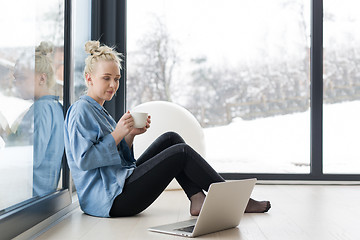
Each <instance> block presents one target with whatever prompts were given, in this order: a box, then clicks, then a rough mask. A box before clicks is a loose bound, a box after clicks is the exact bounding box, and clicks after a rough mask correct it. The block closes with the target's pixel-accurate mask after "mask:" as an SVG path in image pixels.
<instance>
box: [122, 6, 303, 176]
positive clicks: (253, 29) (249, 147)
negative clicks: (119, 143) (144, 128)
mask: <svg viewBox="0 0 360 240" xmlns="http://www.w3.org/2000/svg"><path fill="white" fill-rule="evenodd" d="M309 4H310V3H309V1H302V0H298V1H296V0H295V1H294V0H275V1H266V0H254V1H237V0H226V1H222V2H221V4H219V1H215V0H195V1H194V0H183V1H166V0H153V1H146V0H131V1H128V2H127V10H128V12H127V16H128V20H127V23H128V25H127V34H128V35H127V47H128V49H127V53H128V56H127V86H128V90H127V94H128V99H127V103H128V108H129V109H131V108H133V107H134V106H136V105H138V104H140V103H143V102H147V101H153V100H165V101H172V102H175V103H177V104H180V105H182V106H184V107H185V108H187V109H188V110H189V111H190V112H192V113H193V115H194V116H195V117H196V118H197V119H198V121H199V122H200V124H201V125H202V127H203V128H204V133H205V137H206V148H207V152H206V158H207V160H208V161H209V162H210V163H211V164H212V165H213V166H214V167H215V168H216V170H218V171H219V172H253V173H256V172H266V173H308V172H309V161H310V160H309V159H310V113H309V112H310V111H309V98H310V96H309V95H310V94H309V35H310V34H309V33H310V25H309V24H310V23H309V22H310V16H309V12H310V5H309Z"/></svg>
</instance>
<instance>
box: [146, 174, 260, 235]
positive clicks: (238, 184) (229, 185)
mask: <svg viewBox="0 0 360 240" xmlns="http://www.w3.org/2000/svg"><path fill="white" fill-rule="evenodd" d="M255 183H256V178H252V179H245V180H236V181H229V182H221V183H213V184H211V185H210V188H209V191H208V194H207V196H206V198H205V201H204V203H203V206H202V208H201V211H200V214H199V216H198V218H197V219H191V220H188V221H183V222H177V223H173V224H167V225H161V226H157V227H151V228H149V229H148V230H149V231H152V232H159V233H167V234H172V235H179V236H185V237H197V236H200V235H204V234H208V233H213V232H217V231H221V230H225V229H230V228H234V227H236V226H238V225H239V223H240V220H241V218H242V216H243V215H244V212H245V208H246V206H247V204H248V201H249V198H250V195H251V193H252V190H253V189H254V186H255Z"/></svg>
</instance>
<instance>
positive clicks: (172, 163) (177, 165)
mask: <svg viewBox="0 0 360 240" xmlns="http://www.w3.org/2000/svg"><path fill="white" fill-rule="evenodd" d="M136 165H137V167H136V168H135V170H134V172H133V173H132V174H131V176H130V177H129V178H128V179H127V180H126V182H125V186H124V188H123V192H122V193H121V194H120V195H118V196H117V197H116V198H115V200H114V203H113V205H112V207H111V210H110V216H111V217H124V216H132V215H135V214H138V213H140V212H142V211H144V210H145V209H146V208H147V207H149V206H150V205H151V204H152V203H153V202H154V201H155V200H156V199H157V198H158V196H159V195H160V194H161V193H162V192H163V191H164V190H165V188H166V187H167V186H168V184H169V183H170V182H171V180H172V179H174V178H176V180H177V181H178V182H179V184H180V185H181V187H182V188H183V189H184V191H185V193H186V195H187V197H188V198H190V197H191V196H193V195H194V194H196V193H198V192H201V191H202V190H205V191H208V189H209V186H210V184H212V183H215V182H223V181H225V180H224V179H223V178H222V177H221V176H220V175H219V174H218V173H217V172H216V171H215V170H214V169H213V168H212V167H211V166H210V165H209V164H208V163H207V162H206V161H205V160H204V159H203V158H202V157H201V156H200V155H199V154H198V153H197V152H196V151H195V150H194V149H192V148H191V147H190V146H189V145H187V144H186V143H185V142H184V140H183V139H182V138H181V137H180V136H179V135H178V134H177V133H174V132H168V133H165V134H163V135H161V136H160V137H159V138H158V139H156V140H155V141H154V142H153V143H152V144H151V145H150V146H149V148H148V149H146V151H145V152H144V153H143V154H142V155H141V156H140V157H139V159H138V160H137V161H136Z"/></svg>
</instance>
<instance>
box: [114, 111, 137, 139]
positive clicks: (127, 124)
mask: <svg viewBox="0 0 360 240" xmlns="http://www.w3.org/2000/svg"><path fill="white" fill-rule="evenodd" d="M133 129H134V119H133V118H132V116H131V115H130V112H129V111H128V112H126V113H125V114H124V115H123V116H122V117H121V118H120V120H119V122H118V123H117V124H116V128H115V130H114V131H113V132H112V133H111V135H112V136H113V137H114V139H115V142H116V145H118V144H119V143H120V142H121V140H122V139H123V138H124V137H125V136H127V135H128V134H129V133H130V132H131V131H132V130H133Z"/></svg>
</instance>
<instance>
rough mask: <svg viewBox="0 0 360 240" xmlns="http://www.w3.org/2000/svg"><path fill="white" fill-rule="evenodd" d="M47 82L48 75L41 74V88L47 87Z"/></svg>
mask: <svg viewBox="0 0 360 240" xmlns="http://www.w3.org/2000/svg"><path fill="white" fill-rule="evenodd" d="M46 82H47V75H46V73H41V74H39V85H40V86H45V85H46Z"/></svg>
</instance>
